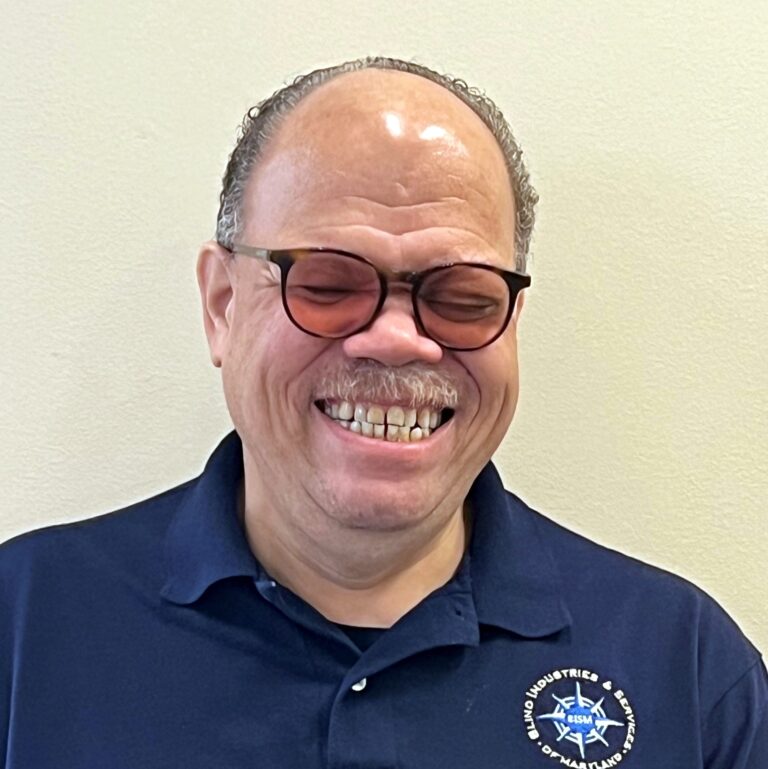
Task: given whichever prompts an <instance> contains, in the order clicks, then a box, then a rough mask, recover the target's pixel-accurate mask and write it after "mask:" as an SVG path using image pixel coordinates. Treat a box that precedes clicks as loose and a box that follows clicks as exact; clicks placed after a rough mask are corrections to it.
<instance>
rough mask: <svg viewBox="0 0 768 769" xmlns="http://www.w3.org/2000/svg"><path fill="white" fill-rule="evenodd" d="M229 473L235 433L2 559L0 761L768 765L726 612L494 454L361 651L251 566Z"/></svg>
mask: <svg viewBox="0 0 768 769" xmlns="http://www.w3.org/2000/svg"><path fill="white" fill-rule="evenodd" d="M242 472H243V469H242V453H241V446H240V442H239V440H238V438H237V436H235V435H234V434H233V435H231V436H229V437H228V438H227V439H225V440H224V442H223V443H222V445H221V446H220V447H219V448H218V449H217V451H216V452H215V453H214V455H213V456H212V458H211V459H210V461H209V463H208V465H207V467H206V469H205V471H204V472H203V474H202V475H201V476H200V477H199V478H198V479H196V480H194V481H191V482H189V483H187V484H185V485H183V486H180V487H178V488H176V489H173V490H171V491H168V492H166V493H164V494H162V495H160V496H158V497H155V498H153V499H150V500H148V501H145V502H141V503H140V504H137V505H134V506H132V507H130V508H127V509H125V510H121V511H119V512H115V513H110V514H108V515H104V516H101V517H98V518H94V519H90V520H87V521H83V522H81V523H75V524H68V525H63V526H54V527H51V528H47V529H43V530H40V531H36V532H32V533H29V534H26V535H22V536H21V537H17V538H16V539H14V540H12V541H10V542H8V543H6V544H5V545H3V546H2V547H1V548H0V760H1V761H3V764H2V766H3V767H5V769H33V768H34V769H37V768H38V767H39V768H44V767H51V768H55V769H139V768H141V769H161V768H162V769H170V768H171V767H173V768H174V769H175V768H177V767H184V769H213V768H215V769H240V768H241V767H242V768H243V769H245V768H246V767H248V769H252V768H253V767H257V768H262V769H266V768H267V767H275V768H276V767H280V768H281V769H312V767H334V768H336V767H338V768H341V767H344V768H348V769H352V768H353V767H354V768H355V769H378V768H379V767H381V768H382V769H383V768H384V767H387V768H388V769H389V768H395V767H397V768H402V769H405V768H409V767H414V768H418V769H433V768H434V769H437V767H440V769H446V768H452V767H483V769H494V768H495V767H499V769H501V768H502V767H504V768H505V769H506V768H508V767H524V768H525V769H535V768H536V767H541V769H546V768H547V767H550V768H553V767H557V766H568V767H580V768H581V769H606V768H607V767H613V766H619V765H620V766H621V767H622V769H623V767H628V768H631V767H636V769H657V768H659V769H697V767H706V768H707V769H746V768H749V769H758V768H759V767H762V768H763V769H764V768H765V767H766V766H767V765H768V759H767V758H766V757H767V756H768V720H767V719H768V712H767V710H766V702H767V700H768V686H767V684H766V673H765V668H764V666H763V664H762V662H761V660H760V655H759V654H758V652H757V651H756V650H755V649H754V648H753V647H752V646H751V645H750V644H749V642H748V641H747V640H746V639H745V638H744V637H743V635H742V634H741V633H740V631H739V630H738V629H737V627H736V626H735V625H734V624H733V622H732V621H731V620H730V619H729V618H728V617H727V616H726V615H725V614H724V613H723V611H722V610H721V609H720V608H719V607H718V606H717V605H716V604H715V603H714V602H713V601H712V600H711V599H710V598H708V597H707V596H706V595H704V594H703V593H702V592H700V591H699V590H697V589H696V588H694V587H693V586H691V585H690V584H689V583H687V582H685V581H684V580H681V579H679V578H677V577H674V576H672V575H670V574H667V573H665V572H662V571H660V570H657V569H655V568H652V567H650V566H647V565H645V564H642V563H640V562H638V561H635V560H633V559H630V558H627V557H625V556H622V555H620V554H618V553H616V552H613V551H611V550H608V549H606V548H603V547H600V546H598V545H596V544H594V543H592V542H589V541H588V540H586V539H584V538H582V537H580V536H578V535H575V534H573V533H571V532H569V531H567V530H565V529H563V528H562V527H560V526H558V525H557V524H555V523H553V522H551V521H549V520H547V519H546V518H545V517H543V516H542V515H540V514H539V513H536V512H534V511H533V510H531V509H530V508H528V507H527V506H526V505H525V504H524V503H523V502H521V501H520V500H519V499H518V498H517V497H515V496H513V495H511V494H508V493H507V492H505V491H504V489H503V487H502V484H501V481H500V479H499V477H498V475H497V474H496V471H495V470H494V469H493V467H492V466H490V465H489V466H488V467H487V468H486V469H485V470H484V471H483V472H482V473H481V475H480V476H479V477H478V479H477V481H476V483H475V484H474V486H473V488H472V491H471V496H470V504H471V509H472V511H473V516H474V525H473V534H472V540H471V543H470V547H469V548H468V552H467V554H466V556H465V557H464V559H463V561H462V564H461V566H460V568H459V570H458V572H457V573H456V575H455V577H454V578H453V579H452V580H451V581H450V582H448V583H447V584H446V585H444V586H443V587H441V588H440V589H438V590H436V591H435V592H434V593H432V594H431V595H429V596H428V597H427V598H426V599H424V601H423V602H422V603H421V604H419V605H418V606H417V607H415V608H414V609H413V610H412V611H410V612H409V613H408V614H407V615H405V616H404V617H403V618H402V619H401V620H400V621H399V622H397V624H395V625H394V626H393V627H392V628H391V629H389V630H387V631H385V632H383V633H381V634H380V635H379V636H378V637H377V638H375V639H373V642H372V643H370V644H368V643H366V644H363V647H364V648H363V649H362V650H361V649H360V648H359V647H358V646H357V645H356V644H355V642H354V641H353V640H352V636H354V634H352V636H351V635H350V634H348V633H346V632H345V631H344V629H343V628H340V627H338V626H336V625H334V624H332V623H330V622H328V621H327V620H326V619H325V618H324V617H323V616H321V615H320V614H319V613H318V612H317V611H315V610H314V609H313V608H312V607H311V606H309V605H308V604H306V603H305V602H304V601H302V600H301V599H300V598H298V597H297V596H296V595H294V594H293V593H291V592H290V591H289V590H287V589H285V588H284V587H282V586H281V585H279V584H276V583H275V581H274V580H272V579H271V578H270V575H269V574H267V573H265V571H264V570H263V569H262V568H261V566H260V565H259V563H258V562H257V561H256V560H255V558H254V557H253V555H252V553H251V551H250V549H249V548H248V545H247V541H246V539H245V537H244V534H243V531H242V528H241V524H240V522H239V519H238V515H237V504H236V501H237V493H238V488H239V486H240V483H241V480H242ZM365 647H367V648H365Z"/></svg>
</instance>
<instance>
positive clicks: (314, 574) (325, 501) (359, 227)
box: [198, 70, 523, 627]
mask: <svg viewBox="0 0 768 769" xmlns="http://www.w3.org/2000/svg"><path fill="white" fill-rule="evenodd" d="M245 201H246V202H245V209H244V214H245V216H244V221H245V222H246V225H245V228H244V232H243V235H242V237H241V238H240V241H241V242H242V243H245V244H248V245H255V246H261V247H267V248H273V249H279V248H291V247H298V246H325V247H334V248H339V249H342V250H345V251H351V252H354V253H358V254H360V255H362V256H365V257H366V258H368V259H369V260H370V261H372V262H374V263H375V264H377V265H379V266H381V267H385V268H391V269H394V270H422V269H426V268H428V267H431V266H433V265H436V264H442V263H446V262H449V261H451V262H454V261H460V260H464V261H477V262H481V263H487V264H494V265H498V266H502V267H506V268H508V269H512V268H513V267H514V229H513V226H514V225H513V222H514V201H513V197H512V193H511V190H510V186H509V181H508V177H507V172H506V168H505V165H504V160H503V156H502V154H501V151H500V149H499V147H498V145H497V144H496V141H495V139H494V138H493V136H492V134H491V133H490V131H488V129H487V128H486V127H485V125H484V124H483V123H482V121H481V120H480V119H479V118H478V117H477V116H476V115H475V114H474V113H473V112H472V111H471V109H469V108H468V107H467V106H466V105H465V104H463V103H462V102H461V101H460V100H459V99H457V98H456V97H455V96H453V95H452V94H450V93H449V92H448V91H446V90H445V89H443V88H441V87H440V86H437V85H436V84H433V83H431V82H429V81H427V80H425V79H423V78H419V77H417V76H414V75H410V74H406V73H398V72H386V71H378V70H366V71H363V72H357V73H351V74H347V75H343V76H341V77H338V78H336V79H335V80H333V81H331V82H330V83H328V84H325V85H324V86H322V87H320V88H319V89H318V90H316V91H315V92H313V93H312V94H311V95H310V96H308V97H306V98H305V100H304V101H302V102H301V103H300V104H299V105H298V107H296V108H295V109H294V111H293V112H292V113H291V114H290V115H289V116H288V118H287V119H286V120H285V122H284V123H283V125H282V126H281V128H280V129H279V131H278V132H277V134H276V135H275V136H274V137H273V138H272V139H271V141H270V143H269V145H268V147H267V151H266V153H265V155H264V157H263V158H262V159H261V161H260V162H259V163H258V165H257V168H256V169H255V171H254V174H253V177H252V178H251V180H250V182H249V185H248V187H247V190H246V198H245ZM198 282H199V286H200V292H201V297H202V302H203V314H204V322H205V330H206V334H207V337H208V343H209V348H210V353H211V359H212V361H213V363H214V365H216V366H220V367H221V369H222V379H223V385H224V392H225V395H226V400H227V404H228V407H229V410H230V413H231V416H232V419H233V422H234V425H235V427H236V429H237V431H238V433H239V434H240V436H241V438H242V440H243V453H244V465H245V482H244V489H243V495H242V496H243V510H242V514H243V521H244V526H245V531H246V534H247V537H248V541H249V543H250V546H251V548H252V550H253V552H254V554H255V555H256V557H257V558H258V559H259V560H260V562H261V563H262V564H263V565H264V567H265V568H266V569H267V570H268V571H269V572H270V574H271V575H272V576H273V577H274V578H275V579H276V580H277V581H278V582H280V583H281V584H283V585H285V586H286V587H288V588H290V589H291V590H293V591H294V592H295V593H296V594H297V595H299V596H301V597H302V598H304V599H305V600H306V601H307V602H308V603H310V604H311V605H313V606H314V607H315V608H316V609H318V611H320V612H321V613H322V614H324V615H325V616H326V617H328V618H329V619H331V620H333V621H336V622H342V623H345V624H350V625H360V626H371V627H389V626H391V625H392V624H394V623H395V622H396V621H397V620H398V619H399V618H400V617H401V616H403V615H404V614H405V613H406V612H407V611H409V610H410V609H411V608H412V607H413V606H415V605H416V604H417V603H419V602H420V601H421V600H422V599H423V598H424V597H425V596H426V595H428V594H429V593H430V592H432V591H433V590H435V589H436V588H437V587H439V586H440V585H442V584H444V583H445V582H447V581H448V580H449V579H450V578H451V576H452V575H453V573H454V572H455V570H456V568H457V566H458V564H459V562H460V560H461V557H462V554H463V551H464V549H465V546H466V542H467V538H468V534H467V522H468V516H467V515H466V514H464V513H466V511H465V504H464V502H465V498H466V496H467V493H468V490H469V488H470V486H471V484H472V481H473V480H474V478H475V477H476V476H477V474H478V473H479V471H480V470H481V468H482V467H483V465H485V463H486V462H487V461H488V460H489V459H490V457H491V455H492V453H493V452H494V451H495V449H496V448H497V447H498V445H499V443H500V442H501V440H502V438H503V436H504V434H505V433H506V431H507V428H508V427H509V424H510V422H511V420H512V416H513V414H514V411H515V406H516V403H517V397H518V368H517V338H516V336H517V322H518V317H519V313H520V311H521V308H522V298H523V297H522V295H521V296H520V297H519V298H518V303H517V306H516V309H515V313H514V315H513V319H512V321H511V323H510V326H509V328H508V329H507V331H506V332H505V334H503V335H502V337H501V338H500V339H498V340H497V341H496V342H494V343H493V344H492V345H490V346H488V347H486V348H484V349H481V350H476V351H472V352H461V353H460V352H450V351H445V350H443V349H442V348H441V347H440V346H439V345H437V344H436V343H435V342H433V341H431V340H430V339H428V338H426V337H424V336H422V335H420V333H419V331H418V330H417V328H416V325H415V323H414V318H413V314H412V309H411V305H410V297H409V295H408V290H407V288H405V287H397V286H395V287H393V288H392V290H391V291H390V295H389V296H388V298H387V301H386V303H385V305H384V308H383V310H382V312H381V314H380V315H379V316H378V318H377V319H376V321H375V322H374V323H373V325H372V326H370V327H369V328H368V329H367V330H365V331H363V332H360V333H358V334H356V335H354V336H351V337H348V338H347V339H344V340H326V339H318V338H315V337H312V336H309V335H307V334H305V333H303V332H302V331H300V330H299V329H297V328H296V327H294V326H293V325H292V324H291V322H290V321H289V319H288V318H287V316H286V315H285V313H284V312H283V309H282V305H281V298H280V289H279V279H278V277H277V276H276V274H275V273H273V271H272V269H271V268H270V266H269V265H267V264H265V263H264V262H261V261H259V260H255V259H248V258H245V257H241V256H237V257H235V258H234V259H233V258H232V257H231V256H230V255H229V254H228V253H227V252H226V251H224V250H223V249H221V248H220V247H219V246H218V245H217V244H216V243H214V242H209V243H206V244H204V245H203V247H202V249H201V252H200V255H199V259H198ZM353 359H371V360H375V361H377V362H379V363H381V364H384V365H386V366H392V367H401V366H405V365H409V364H414V363H417V364H421V365H424V366H428V367H435V368H438V369H441V370H443V371H445V372H447V373H449V374H450V375H451V376H452V377H453V378H454V379H455V380H456V381H457V382H458V384H459V390H460V398H459V404H458V406H457V407H456V409H455V415H454V417H453V419H452V420H451V421H450V422H448V423H447V424H446V425H445V426H444V427H442V428H440V429H439V430H438V431H436V432H435V433H434V434H433V435H432V436H431V437H430V439H429V440H426V441H422V442H421V443H418V444H397V443H385V442H383V441H372V440H370V439H365V438H362V437H360V436H356V435H352V434H350V433H348V432H347V431H344V430H342V429H341V428H340V427H338V426H337V425H336V424H335V423H333V422H331V421H330V420H329V419H327V418H326V417H325V416H323V415H322V414H321V413H320V412H319V411H318V409H317V408H315V406H314V405H313V402H314V400H315V399H316V398H317V397H318V393H317V391H316V387H317V382H318V381H319V378H320V376H321V375H328V374H330V375H331V376H332V375H333V372H334V370H336V371H338V368H339V367H340V366H343V365H344V364H345V362H347V361H349V360H353Z"/></svg>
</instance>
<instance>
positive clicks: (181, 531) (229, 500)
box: [161, 432, 261, 604]
mask: <svg viewBox="0 0 768 769" xmlns="http://www.w3.org/2000/svg"><path fill="white" fill-rule="evenodd" d="M242 478H243V448H242V444H241V443H240V437H239V436H238V435H237V433H235V432H232V433H230V434H229V435H228V436H227V437H226V438H224V440H223V441H222V442H221V443H220V444H219V446H218V448H217V449H216V451H214V453H213V454H212V455H211V458H210V459H209V460H208V463H207V464H206V466H205V470H203V473H202V475H200V477H199V478H197V479H196V480H195V481H193V482H192V483H191V484H190V486H189V488H188V489H187V491H186V493H185V495H184V496H183V497H182V500H181V504H180V506H179V509H178V510H177V511H176V514H175V515H174V517H173V519H172V520H171V524H170V526H169V527H168V532H167V533H166V537H165V550H164V553H165V568H166V577H167V578H166V582H165V584H164V585H163V588H162V590H161V595H162V596H163V597H164V598H167V599H168V600H169V601H173V602H174V603H178V604H190V603H193V602H194V601H196V600H197V599H198V598H200V596H201V595H202V594H203V593H204V592H205V591H206V589H207V588H208V587H210V586H211V585H212V584H213V583H214V582H218V581H219V580H222V579H226V578H228V577H251V578H254V579H257V578H259V577H260V576H261V567H260V565H259V563H258V561H257V560H256V558H255V557H254V555H253V553H252V552H251V549H250V547H249V546H248V540H247V539H246V537H245V532H244V531H243V528H242V526H241V524H240V520H239V516H238V514H237V496H238V493H239V490H240V485H241V482H242Z"/></svg>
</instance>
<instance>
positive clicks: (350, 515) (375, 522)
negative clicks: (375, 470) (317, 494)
mask: <svg viewBox="0 0 768 769" xmlns="http://www.w3.org/2000/svg"><path fill="white" fill-rule="evenodd" d="M433 506H434V504H433V505H428V504H427V503H426V502H425V503H424V504H419V503H418V502H417V503H416V504H414V500H409V501H407V502H406V501H405V500H403V497H402V495H401V494H393V495H391V497H389V498H378V499H376V500H375V501H373V500H372V499H371V497H369V496H366V497H364V498H360V497H359V496H358V495H355V496H354V497H349V498H337V499H336V500H334V501H333V502H332V503H331V504H330V505H329V506H328V507H327V508H326V509H327V510H328V513H329V515H330V517H331V518H333V519H334V520H335V521H336V522H337V523H339V524H341V525H342V526H344V527H346V528H349V529H365V530H368V531H372V532H373V531H380V532H392V531H403V530H406V529H409V528H411V527H413V526H417V525H418V524H419V523H420V522H421V521H423V520H424V518H426V517H427V515H428V514H429V512H430V511H431V509H432V508H433Z"/></svg>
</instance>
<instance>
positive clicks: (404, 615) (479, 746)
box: [0, 59, 768, 769]
mask: <svg viewBox="0 0 768 769" xmlns="http://www.w3.org/2000/svg"><path fill="white" fill-rule="evenodd" d="M535 203H536V195H535V193H534V192H533V190H532V188H531V187H530V184H529V182H528V174H527V172H526V170H525V167H524V165H523V163H522V160H521V153H520V150H519V148H518V146H517V144H516V143H515V140H514V138H513V136H512V134H511V133H510V131H509V128H508V126H507V125H506V123H505V122H504V120H503V118H502V116H501V114H500V113H499V112H498V110H497V109H496V108H495V107H494V106H493V104H492V103H491V102H490V101H488V100H487V99H486V98H485V97H482V96H479V95H477V93H476V92H474V91H471V90H469V89H468V88H467V87H466V86H465V85H464V84H463V83H462V82H461V81H454V80H451V79H448V78H445V77H443V76H441V75H438V74H436V73H434V72H432V71H430V70H428V69H426V68H423V67H420V66H417V65H413V64H407V63H404V62H400V61H397V60H392V59H366V60H361V61H357V62H352V63H349V64H346V65H341V66H339V67H335V68H331V69H328V70H322V71H318V72H314V73H311V74H310V75H307V76H305V77H303V78H299V79H298V80H297V81H296V82H295V83H293V84H292V85H290V86H288V87H287V88H285V89H283V90H282V91H280V92H278V93H277V94H275V95H274V96H273V97H272V98H271V99H268V100H267V101H265V102H263V103H262V104H261V105H259V107H258V108H256V109H254V110H252V111H251V113H249V115H248V117H247V118H246V120H245V122H244V126H243V133H242V135H241V137H240V140H239V142H238V145H237V147H236V149H235V151H234V152H233V155H232V157H231V159H230V163H229V166H228V168H227V172H226V175H225V179H224V189H223V191H222V195H221V208H220V212H219V221H218V228H217V234H216V239H215V240H213V241H211V242H209V243H206V244H204V246H203V247H202V249H201V252H200V255H199V260H198V281H199V286H200V293H201V298H202V305H203V316H204V323H205V330H206V334H207V338H208V343H209V347H210V354H211V358H212V361H213V363H214V365H216V366H219V367H220V368H221V371H222V379H223V385H224V391H225V394H226V400H227V404H228V407H229V411H230V414H231V416H232V420H233V423H234V427H235V432H234V433H233V434H232V435H230V436H228V437H227V438H226V439H225V440H224V441H223V443H222V444H221V446H219V448H218V449H217V450H216V452H215V453H214V455H213V456H212V457H211V459H210V461H209V463H208V465H207V467H206V469H205V471H204V473H203V474H202V475H201V476H200V477H199V478H198V479H196V480H194V481H191V482H190V483H188V484H185V485H184V486H182V487H179V488H177V489H173V490H171V491H169V492H166V493H165V494H163V495H161V496H159V497H157V498H154V499H152V500H148V501H145V502H142V503H140V504H138V505H135V506H134V507H132V508H129V509H127V510H123V511H119V512H117V513H112V514H109V515H106V516H102V517H101V518H97V519H93V520H91V521H87V522H83V523H81V524H76V525H70V526H62V527H56V528H53V529H48V530H43V531H40V532H34V533H32V534H29V535H25V536H23V537H20V538H17V539H16V540H14V541H12V542H10V543H7V544H6V545H5V546H4V547H3V549H2V554H1V555H0V569H2V575H3V577H2V583H0V584H1V585H2V596H0V597H2V603H1V604H0V607H2V608H1V609H0V612H1V614H0V644H1V645H2V649H3V650H4V655H3V659H2V661H0V673H1V674H2V678H0V683H2V685H3V686H4V687H5V693H4V696H3V697H2V698H0V729H2V728H3V727H4V728H5V735H4V742H0V756H5V763H4V764H3V766H5V767H7V768H8V769H21V768H22V767H25V768H26V767H33V766H34V767H38V766H39V767H43V766H56V767H57V768H61V769H65V768H67V767H83V768H85V767H97V766H98V767H102V766H109V767H110V768H111V769H123V768H125V769H128V768H129V767H137V766H141V767H158V768H159V767H170V766H174V767H175V766H184V767H189V768H193V769H194V768H195V767H200V768H201V769H202V767H206V769H207V768H209V767H213V766H216V767H219V766H221V767H232V768H234V767H246V766H247V767H252V766H259V767H302V769H304V768H309V767H350V768H351V767H360V768H361V769H362V768H363V767H370V768H373V767H393V768H394V767H398V768H405V767H419V769H429V767H470V766H472V767H475V766H482V767H507V766H525V767H538V766H540V767H547V766H570V767H582V768H583V769H605V768H606V767H613V766H618V765H620V764H621V765H622V766H624V765H626V766H628V767H632V766H635V767H638V769H642V768H644V767H651V766H663V767H686V769H694V768H696V767H702V768H706V769H736V768H737V767H739V768H741V769H758V767H760V766H764V760H765V755H766V752H767V751H768V736H767V735H768V721H767V719H768V714H767V713H766V701H767V700H768V695H767V686H766V674H765V668H764V667H763V665H762V662H761V659H760V655H759V653H758V652H757V651H756V650H755V649H754V648H753V647H752V646H751V645H750V644H749V642H748V641H747V640H746V639H745V638H744V637H743V636H742V634H741V633H740V632H739V630H738V628H736V627H735V625H734V624H733V623H732V622H731V620H730V619H728V617H727V616H726V615H725V614H724V613H723V612H722V610H721V609H720V608H719V607H718V606H717V605H716V604H715V603H714V602H713V601H712V600H711V599H709V598H708V597H706V596H705V595H704V594H702V593H701V592H700V591H698V590H697V589H696V588H694V587H692V586H691V585H690V584H688V583H686V582H684V581H682V580H680V579H678V578H676V577H673V576H672V575H669V574H666V573H663V572H661V571H658V570H656V569H653V568H651V567H649V566H646V565H644V564H641V563H639V562H637V561H634V560H632V559H630V558H627V557H625V556H621V555H619V554H617V553H615V552H612V551H609V550H606V549H604V548H601V547H599V546H597V545H595V544H593V543H590V542H588V541H587V540H584V539H583V538H581V537H578V536H577V535H575V534H572V533H570V532H568V531H566V530H564V529H562V528H560V527H558V526H557V525H556V524H554V523H552V522H550V521H549V520H548V519H546V518H545V517H544V516H542V515H540V514H539V513H536V512H534V511H533V510H531V509H530V508H528V507H527V506H526V505H525V504H524V503H523V502H522V501H520V500H519V499H518V498H517V497H515V496H513V495H512V494H509V493H508V492H506V491H505V490H504V489H503V487H502V485H501V481H500V479H499V477H498V475H497V474H496V472H495V470H494V469H493V467H492V465H490V464H489V461H490V459H491V456H492V454H493V452H494V451H495V450H496V448H497V447H498V445H499V443H500V442H501V440H502V438H503V436H504V434H505V433H506V431H507V429H508V427H509V425H510V422H511V420H512V417H513V415H514V411H515V406H516V403H517V396H518V373H517V325H518V320H519V318H520V314H521V312H522V310H523V300H524V289H525V288H526V287H527V286H528V285H529V283H530V278H529V277H528V276H527V274H526V272H525V268H526V257H527V250H528V244H529V240H530V235H531V228H532V224H533V207H534V205H535ZM0 737H3V735H2V733H0Z"/></svg>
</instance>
